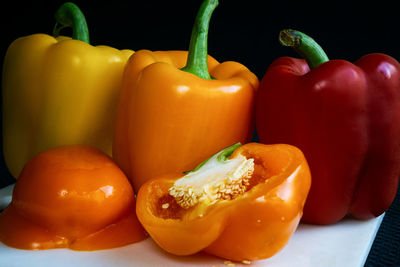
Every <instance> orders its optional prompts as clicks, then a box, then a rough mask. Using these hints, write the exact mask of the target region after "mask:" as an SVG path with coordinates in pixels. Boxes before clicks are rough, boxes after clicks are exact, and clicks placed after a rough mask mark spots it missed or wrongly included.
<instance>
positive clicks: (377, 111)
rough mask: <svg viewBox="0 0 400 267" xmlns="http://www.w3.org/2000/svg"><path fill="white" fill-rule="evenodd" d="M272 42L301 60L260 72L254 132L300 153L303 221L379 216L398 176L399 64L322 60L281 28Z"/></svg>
mask: <svg viewBox="0 0 400 267" xmlns="http://www.w3.org/2000/svg"><path fill="white" fill-rule="evenodd" d="M280 38H281V42H282V43H283V44H285V45H289V46H293V47H294V48H295V49H296V50H297V51H298V52H299V53H300V54H301V55H302V56H303V57H305V58H306V60H307V62H306V61H305V60H301V59H294V58H289V57H283V58H279V59H277V60H276V61H275V62H273V63H272V65H271V66H270V67H269V68H268V70H267V72H266V74H265V76H264V78H263V79H262V81H261V85H260V90H259V92H258V98H257V103H256V127H257V131H258V135H259V138H260V141H261V142H263V143H279V142H282V143H287V144H291V145H295V146H297V147H298V148H300V149H301V150H302V151H303V152H304V154H305V156H306V158H307V161H308V163H309V165H310V169H311V173H312V176H313V183H312V186H311V190H310V194H309V197H308V199H307V202H306V205H305V208H304V216H303V220H304V221H306V222H310V223H317V224H329V223H334V222H337V221H338V220H340V219H342V218H343V217H344V216H345V215H346V214H348V213H350V214H351V215H353V216H354V217H356V218H359V219H368V218H372V217H375V216H379V215H380V214H382V213H383V212H384V211H385V210H387V209H388V207H389V206H390V205H391V203H392V201H393V199H394V197H395V194H396V191H397V186H398V179H399V173H400V112H399V110H400V73H399V71H400V65H399V63H398V62H397V61H396V60H395V59H393V58H392V57H390V56H388V55H384V54H369V55H366V56H364V57H362V58H361V59H359V60H358V61H357V62H355V63H354V64H352V63H350V62H348V61H344V60H328V58H327V56H326V54H325V53H324V52H323V50H322V49H321V48H320V47H319V46H318V45H317V44H316V43H315V41H313V40H312V39H311V38H310V37H308V36H306V35H304V34H303V33H300V32H297V31H293V30H285V31H282V32H281V35H280ZM310 68H311V69H310Z"/></svg>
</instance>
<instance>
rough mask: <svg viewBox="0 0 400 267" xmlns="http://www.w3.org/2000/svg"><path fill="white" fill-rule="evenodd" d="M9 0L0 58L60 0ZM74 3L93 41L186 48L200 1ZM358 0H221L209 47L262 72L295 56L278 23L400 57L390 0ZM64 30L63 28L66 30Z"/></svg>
mask: <svg viewBox="0 0 400 267" xmlns="http://www.w3.org/2000/svg"><path fill="white" fill-rule="evenodd" d="M10 2H11V3H7V5H4V3H3V2H2V6H1V7H0V12H1V15H0V26H1V47H0V56H1V61H3V58H4V55H5V53H6V50H7V47H8V46H9V44H10V43H11V42H12V41H13V40H15V39H16V38H18V37H20V36H25V35H30V34H33V33H48V34H51V32H52V29H53V27H54V23H55V21H54V12H55V11H56V10H57V8H58V7H59V6H60V5H61V4H62V3H63V2H64V1H43V0H42V1H10ZM357 2H358V1H357ZM74 3H76V4H77V5H78V6H79V7H80V8H81V10H82V11H83V13H84V14H85V16H86V20H87V23H88V27H89V33H90V40H91V44H92V45H108V46H112V47H115V48H118V49H126V48H128V49H133V50H135V51H136V50H139V49H149V50H187V48H188V45H189V37H190V33H191V29H192V25H193V21H194V18H195V15H196V12H197V10H198V8H199V6H200V3H201V1H199V0H196V1H191V0H186V1H155V0H147V1H146V0H141V1H137V0H130V1H107V2H96V1H75V2H74ZM317 3H318V4H317ZM360 3H361V4H358V3H356V2H352V1H340V2H338V1H318V2H309V1H303V2H301V1H297V2H290V1H256V0H247V1H237V0H220V4H219V6H218V7H217V9H216V10H215V12H214V14H213V16H212V19H211V25H210V31H209V42H208V48H209V49H208V52H209V54H210V55H212V56H213V57H215V58H216V59H217V60H218V61H220V62H222V61H227V60H233V61H238V62H240V63H242V64H244V65H245V66H247V67H248V68H249V69H250V70H252V71H253V72H254V73H255V74H256V75H257V76H258V78H259V79H261V78H262V76H263V75H264V73H265V70H266V69H267V68H268V66H269V65H270V64H271V63H272V61H273V60H275V59H276V58H278V57H281V56H297V55H296V54H295V53H294V52H293V51H292V50H290V49H289V48H285V47H282V46H281V45H280V44H279V42H278V38H277V37H278V34H279V31H280V30H282V29H284V28H292V29H296V30H300V31H303V32H305V33H307V34H308V35H310V36H312V37H313V38H314V39H315V40H316V41H317V42H318V43H319V44H320V45H321V46H322V47H323V48H324V49H325V52H326V53H327V55H328V57H329V58H330V59H346V60H349V61H355V60H357V59H358V58H360V57H361V56H363V55H365V54H368V53H373V52H381V53H386V54H389V55H391V56H392V57H394V58H396V59H397V60H400V35H399V27H400V20H399V15H398V6H397V4H396V1H378V2H377V1H368V3H367V2H365V1H362V2H360ZM63 33H64V34H66V35H68V34H70V31H68V30H66V31H65V32H63ZM283 108H284V107H283ZM0 171H1V172H0V187H2V186H5V185H7V184H9V183H11V182H12V181H13V179H12V178H11V177H10V176H9V174H8V171H7V169H6V167H5V165H4V161H3V159H2V158H1V162H0ZM397 219H398V220H397V221H399V220H400V218H397ZM396 244H397V246H398V244H399V243H396ZM391 245H393V244H391Z"/></svg>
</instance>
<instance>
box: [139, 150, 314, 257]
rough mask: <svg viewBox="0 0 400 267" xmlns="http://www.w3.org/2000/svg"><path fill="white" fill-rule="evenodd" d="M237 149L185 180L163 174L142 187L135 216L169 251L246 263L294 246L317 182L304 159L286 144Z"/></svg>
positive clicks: (192, 172)
mask: <svg viewBox="0 0 400 267" xmlns="http://www.w3.org/2000/svg"><path fill="white" fill-rule="evenodd" d="M239 145H240V144H237V145H233V146H231V147H228V148H227V149H224V150H222V151H220V152H219V153H217V154H215V155H214V156H213V157H211V158H210V159H208V160H207V161H205V162H203V163H202V164H200V165H199V166H198V167H196V168H195V169H194V170H193V171H191V172H189V173H187V174H186V175H183V174H179V173H178V174H166V175H162V176H160V177H157V178H154V179H151V180H150V181H148V182H146V183H145V184H144V185H143V186H142V187H141V189H140V191H139V193H138V197H137V205H136V213H137V216H138V218H139V221H140V222H141V223H142V225H143V226H144V228H145V229H146V231H147V232H148V233H149V234H150V236H151V237H152V238H153V239H154V240H155V242H156V243H157V244H158V245H159V246H160V247H162V248H163V249H164V250H166V251H168V252H170V253H172V254H176V255H189V254H194V253H196V252H198V251H201V250H204V251H205V252H207V253H210V254H213V255H216V256H218V257H222V258H225V259H230V260H235V261H242V260H257V259H265V258H268V257H271V256H272V255H274V254H275V253H277V252H278V251H279V250H281V249H282V248H283V247H284V246H285V244H286V243H287V242H288V240H289V238H290V237H291V235H292V234H293V232H294V231H295V229H296V228H297V225H298V223H299V221H300V218H301V216H302V210H303V205H304V202H305V200H306V197H307V193H308V191H309V188H310V183H311V176H310V172H309V168H308V165H307V162H306V159H305V158H304V155H303V153H302V152H301V151H300V150H299V149H297V148H296V147H293V146H290V145H283V144H282V145H264V144H258V143H248V144H246V145H243V146H240V147H238V146H239Z"/></svg>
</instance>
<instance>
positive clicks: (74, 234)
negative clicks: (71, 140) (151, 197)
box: [0, 145, 146, 250]
mask: <svg viewBox="0 0 400 267" xmlns="http://www.w3.org/2000/svg"><path fill="white" fill-rule="evenodd" d="M145 238H146V234H145V231H144V229H143V227H142V226H141V225H140V223H139V221H138V219H137V217H136V214H135V194H134V192H133V190H132V187H131V185H130V183H129V180H128V179H127V177H126V176H125V175H124V173H123V172H122V171H121V169H120V168H119V167H118V166H117V165H116V164H115V162H113V161H112V159H111V158H110V157H109V156H108V155H106V154H105V153H104V152H102V151H100V150H99V149H96V148H93V147H89V146H85V145H71V146H61V147H57V148H53V149H49V150H45V151H42V152H40V153H39V154H37V155H36V156H35V157H33V158H32V159H30V160H29V162H28V163H27V164H26V165H25V167H24V169H23V170H22V172H21V175H20V177H19V178H18V180H17V182H16V184H15V188H14V191H13V197H12V202H11V204H10V205H9V206H8V207H7V208H6V209H5V210H4V211H3V212H2V213H1V214H0V241H1V242H3V243H4V244H6V245H8V246H11V247H15V248H19V249H29V250H42V249H53V248H70V249H73V250H99V249H107V248H114V247H120V246H124V245H127V244H131V243H135V242H138V241H141V240H143V239H145Z"/></svg>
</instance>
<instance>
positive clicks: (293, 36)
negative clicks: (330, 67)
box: [279, 29, 329, 69]
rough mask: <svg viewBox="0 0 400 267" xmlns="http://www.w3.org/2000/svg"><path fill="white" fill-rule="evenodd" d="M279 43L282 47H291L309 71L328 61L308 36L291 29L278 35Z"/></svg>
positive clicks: (322, 51) (317, 45) (319, 47)
mask: <svg viewBox="0 0 400 267" xmlns="http://www.w3.org/2000/svg"><path fill="white" fill-rule="evenodd" d="M279 42H280V43H281V44H282V45H284V46H289V47H292V48H293V49H294V50H295V51H296V52H297V53H298V54H299V55H300V56H302V57H303V58H304V59H305V60H306V61H307V63H308V66H309V67H310V69H313V68H315V67H317V66H318V65H320V64H322V63H324V62H327V61H329V58H328V56H327V55H326V54H325V52H324V50H323V49H322V48H321V46H319V44H317V42H315V41H314V39H312V38H311V37H310V36H308V35H306V34H304V33H302V32H299V31H295V30H291V29H285V30H282V31H281V32H280V33H279Z"/></svg>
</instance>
